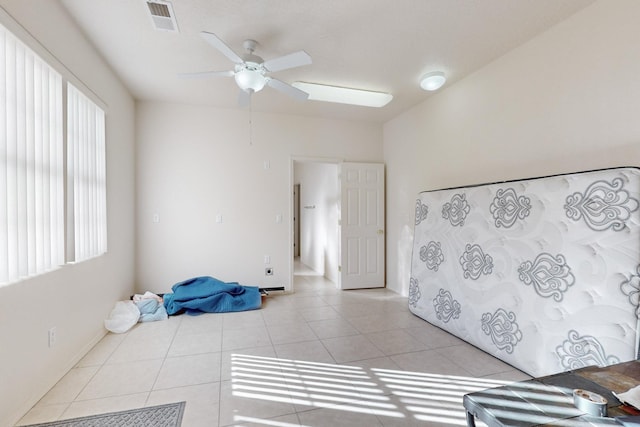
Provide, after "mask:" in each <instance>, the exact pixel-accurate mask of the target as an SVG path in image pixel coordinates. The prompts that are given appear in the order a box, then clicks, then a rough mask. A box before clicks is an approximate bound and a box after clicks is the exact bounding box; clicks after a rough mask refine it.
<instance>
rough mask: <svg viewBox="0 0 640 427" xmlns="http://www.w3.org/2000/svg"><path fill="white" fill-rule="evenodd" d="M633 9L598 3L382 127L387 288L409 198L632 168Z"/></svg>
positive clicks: (401, 262) (636, 18) (396, 264)
mask: <svg viewBox="0 0 640 427" xmlns="http://www.w3.org/2000/svg"><path fill="white" fill-rule="evenodd" d="M638 22H640V2H638V1H635V0H616V1H605V0H600V1H598V2H596V3H595V4H593V5H592V6H590V7H588V8H586V9H584V10H583V11H581V12H578V13H577V14H576V15H574V16H572V17H570V18H569V19H567V20H566V21H564V22H562V23H560V24H559V25H557V26H555V27H553V28H551V29H550V30H548V31H547V32H545V33H543V34H542V35H540V36H538V37H536V38H534V39H533V40H531V41H530V42H528V43H526V44H525V45H523V46H521V47H519V48H517V49H515V50H513V51H511V52H510V53H508V54H506V55H504V56H503V57H501V58H499V59H498V60H496V61H495V62H493V63H491V64H489V65H488V66H486V67H484V68H483V69H481V70H479V71H478V72H476V73H475V74H473V75H471V76H469V77H467V78H465V79H464V80H462V81H459V82H458V83H456V84H454V85H452V86H450V87H447V88H446V89H444V90H442V91H441V92H440V93H438V94H437V95H435V96H433V97H432V98H430V99H429V100H428V101H426V102H424V103H423V104H421V105H419V106H418V107H416V108H413V109H412V110H410V111H408V112H406V113H405V114H403V115H401V116H399V117H397V118H396V119H394V120H392V121H390V122H388V123H386V124H385V126H384V158H385V162H386V164H387V188H388V191H387V195H388V197H387V213H388V216H387V221H388V222H387V230H388V234H387V238H388V240H387V256H388V263H387V265H388V275H387V277H388V279H387V282H388V286H389V287H390V288H392V289H394V290H396V291H398V292H400V293H402V294H404V295H406V294H407V290H408V286H409V275H410V256H411V241H412V237H413V223H414V207H415V200H416V196H417V194H418V192H420V191H422V190H429V189H437V188H445V187H452V186H459V185H465V184H476V183H484V182H493V181H500V180H506V179H515V178H526V177H535V176H542V175H548V174H554V173H563V172H575V171H581V170H589V169H595V168H605V167H612V166H621V165H622V166H637V165H640V116H639V114H640V43H638V40H639V38H640V30H639V28H640V27H638Z"/></svg>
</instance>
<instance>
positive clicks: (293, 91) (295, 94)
mask: <svg viewBox="0 0 640 427" xmlns="http://www.w3.org/2000/svg"><path fill="white" fill-rule="evenodd" d="M267 84H268V85H269V86H271V87H272V88H274V89H275V90H279V91H280V92H282V93H285V94H287V95H289V96H290V97H292V98H293V99H295V100H296V101H306V100H307V98H308V97H309V94H308V93H307V92H305V91H303V90H300V89H297V88H295V87H293V86H291V85H289V84H287V83H285V82H283V81H280V80H278V79H272V78H269V80H267Z"/></svg>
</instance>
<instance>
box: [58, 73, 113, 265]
mask: <svg viewBox="0 0 640 427" xmlns="http://www.w3.org/2000/svg"><path fill="white" fill-rule="evenodd" d="M105 155H106V153H105V114H104V111H103V110H102V109H100V107H98V106H97V105H96V104H95V103H94V102H93V101H91V100H90V99H89V98H87V97H86V96H85V95H84V94H83V93H82V92H80V91H79V90H78V89H76V88H75V87H74V86H73V85H72V84H70V83H67V173H68V176H67V182H68V192H69V193H70V194H73V198H72V204H73V209H70V214H71V215H72V216H73V221H70V222H72V224H73V226H72V232H73V236H74V237H73V242H68V243H67V244H68V245H69V244H71V243H73V246H72V247H71V248H70V251H69V254H70V257H71V260H74V261H82V260H85V259H88V258H92V257H94V256H97V255H101V254H103V253H105V252H106V251H107V204H106V159H105Z"/></svg>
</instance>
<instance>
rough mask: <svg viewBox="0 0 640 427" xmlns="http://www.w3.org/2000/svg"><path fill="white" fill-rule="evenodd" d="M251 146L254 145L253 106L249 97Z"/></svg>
mask: <svg viewBox="0 0 640 427" xmlns="http://www.w3.org/2000/svg"><path fill="white" fill-rule="evenodd" d="M249 145H250V146H252V145H253V106H252V105H251V97H249Z"/></svg>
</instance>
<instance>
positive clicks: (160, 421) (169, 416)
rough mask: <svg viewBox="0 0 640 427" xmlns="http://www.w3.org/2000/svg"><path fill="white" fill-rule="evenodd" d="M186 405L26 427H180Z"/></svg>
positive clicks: (165, 406)
mask: <svg viewBox="0 0 640 427" xmlns="http://www.w3.org/2000/svg"><path fill="white" fill-rule="evenodd" d="M184 405H185V402H177V403H169V404H167V405H159V406H148V407H146V408H139V409H130V410H128V411H122V412H111V413H108V414H99V415H91V416H88V417H81V418H72V419H68V420H61V421H54V422H51V423H44V424H31V425H28V426H24V427H180V425H181V424H182V415H183V413H184Z"/></svg>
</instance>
